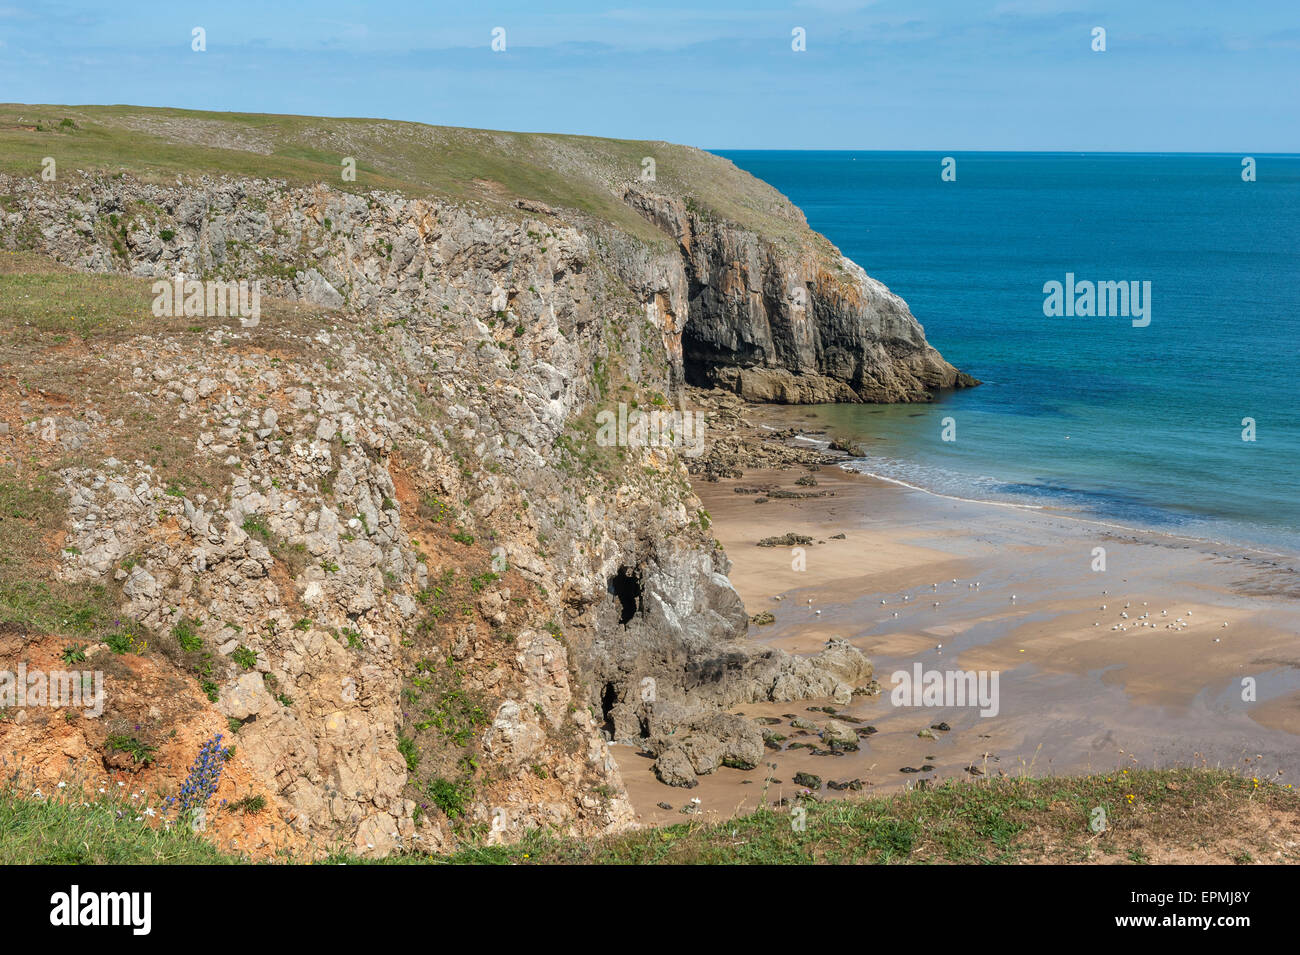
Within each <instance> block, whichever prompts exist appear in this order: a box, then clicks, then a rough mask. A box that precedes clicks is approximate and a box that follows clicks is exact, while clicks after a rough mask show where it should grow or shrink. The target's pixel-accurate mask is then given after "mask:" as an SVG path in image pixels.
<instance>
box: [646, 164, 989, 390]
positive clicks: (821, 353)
mask: <svg viewBox="0 0 1300 955" xmlns="http://www.w3.org/2000/svg"><path fill="white" fill-rule="evenodd" d="M624 200H625V201H626V202H627V203H628V204H629V205H631V206H632V207H633V208H635V209H636V210H637V211H638V212H640V213H641V214H642V215H643V216H645V217H646V218H647V219H648V220H650V221H651V222H653V223H654V224H655V225H656V226H658V227H659V228H660V229H662V230H663V231H664V232H665V233H666V234H668V235H670V236H671V237H672V238H673V239H674V240H675V241H676V243H677V245H678V248H679V250H680V253H681V258H682V263H683V266H684V269H685V278H686V282H687V286H688V288H687V293H686V294H687V302H686V303H678V305H677V308H678V313H677V314H684V316H685V317H684V318H680V319H678V320H677V322H676V324H677V326H678V328H677V329H676V331H677V333H678V334H679V335H680V352H681V356H682V370H683V373H684V377H685V379H686V380H687V381H688V382H689V383H691V384H694V385H699V386H703V387H711V386H713V387H722V388H726V389H728V390H730V391H734V392H736V393H737V394H739V395H740V396H741V397H743V398H745V399H747V400H750V401H766V402H784V403H790V404H813V403H823V402H843V401H871V402H905V401H926V400H928V399H929V398H930V395H931V392H932V391H934V390H936V389H941V388H962V387H968V386H971V385H974V384H977V382H976V381H975V379H973V378H971V377H970V376H969V375H965V374H963V373H961V372H959V371H958V370H957V369H956V368H954V367H953V366H952V365H950V364H949V363H948V362H946V361H945V360H944V359H943V357H942V356H941V355H940V354H939V353H938V352H937V351H935V349H934V348H932V347H931V346H930V345H929V344H928V343H927V342H926V340H925V333H924V331H923V330H922V328H921V325H920V323H919V322H918V321H917V320H916V318H915V317H914V316H913V315H912V313H911V310H910V309H908V307H907V303H906V302H904V301H903V300H902V299H901V298H899V297H898V296H897V295H895V294H894V293H892V292H891V291H889V289H887V288H886V287H885V286H884V285H882V284H881V283H880V282H877V281H876V280H875V279H872V278H871V277H869V276H868V275H867V274H866V273H865V272H864V271H863V270H862V269H861V268H860V267H859V266H858V265H856V264H855V263H854V262H852V261H850V260H849V259H848V258H846V257H844V256H842V255H840V254H839V252H838V250H836V249H835V248H833V247H831V246H830V244H829V243H827V242H826V240H825V239H824V238H823V237H821V236H819V235H817V234H815V233H813V232H811V231H810V230H808V229H807V228H806V224H805V225H804V228H802V229H797V230H795V232H794V234H793V235H792V236H791V237H789V238H788V239H787V240H786V241H784V242H778V241H775V240H773V239H772V238H770V237H766V236H763V235H760V234H757V233H755V232H753V231H750V230H747V229H744V228H740V227H738V226H736V225H734V224H733V223H730V222H727V221H724V220H719V219H717V218H714V217H712V216H709V215H707V214H704V213H702V212H699V211H691V210H690V209H688V204H687V202H686V201H685V200H683V199H680V198H675V197H673V196H669V195H662V194H658V193H654V192H650V191H647V190H646V189H645V188H644V187H643V186H641V185H633V186H628V187H627V188H626V189H625V191H624Z"/></svg>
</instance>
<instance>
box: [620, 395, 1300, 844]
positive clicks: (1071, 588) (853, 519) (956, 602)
mask: <svg viewBox="0 0 1300 955" xmlns="http://www.w3.org/2000/svg"><path fill="white" fill-rule="evenodd" d="M743 414H744V415H747V416H752V417H753V418H755V419H758V418H759V416H760V415H761V414H762V409H753V408H748V407H746V408H745V409H744V411H743ZM737 417H738V421H741V423H743V424H744V425H745V426H746V427H748V428H750V429H751V430H752V432H753V433H751V434H750V435H749V440H750V441H754V442H761V440H762V435H761V434H760V433H759V432H758V429H757V428H754V426H753V425H750V424H749V423H748V422H744V421H743V419H741V418H740V417H739V416H737ZM773 436H776V437H777V440H778V441H785V442H788V441H790V439H791V432H790V431H788V430H787V431H784V432H782V431H773V432H771V433H770V435H769V442H768V444H767V445H766V447H767V449H768V450H767V451H765V452H763V453H759V454H756V455H755V457H756V458H757V459H758V460H760V462H762V463H771V462H770V460H769V459H770V457H771V456H772V455H774V454H775V455H777V456H778V457H779V454H778V453H777V452H774V451H771V448H772V442H771V437H773ZM787 446H788V445H787ZM798 451H799V453H798V454H796V455H794V458H793V459H792V460H786V461H781V462H779V463H777V464H775V465H774V466H770V467H763V468H753V469H750V468H744V467H741V468H740V469H739V470H740V471H741V472H743V473H742V474H741V476H739V477H737V476H735V472H734V471H733V472H732V473H730V474H727V475H725V476H718V475H716V474H714V475H712V476H711V477H710V476H707V475H706V476H697V477H696V478H695V490H696V493H697V494H698V495H699V497H700V499H701V502H702V504H703V506H704V508H705V510H706V511H708V513H709V514H710V516H711V518H712V522H713V523H712V528H713V532H714V533H715V535H716V536H717V537H718V539H719V541H720V542H721V543H722V544H723V546H724V548H725V550H726V553H727V555H728V557H729V558H730V559H731V560H732V564H733V566H732V569H731V572H730V579H731V581H732V584H733V585H734V586H735V587H736V589H737V591H738V592H739V593H740V595H741V597H742V598H743V599H744V601H745V606H746V609H747V610H748V611H749V613H750V615H751V618H752V617H753V616H755V615H757V614H760V613H762V612H764V611H767V612H769V613H771V614H772V615H773V617H774V622H773V623H771V624H770V625H764V626H759V625H755V624H753V623H751V625H750V627H749V631H748V639H749V640H751V641H754V642H755V643H759V644H766V645H771V646H773V647H779V648H780V649H783V650H786V651H788V652H791V653H796V654H811V653H815V652H817V651H818V650H820V649H821V647H822V645H823V644H824V643H825V641H826V640H828V639H831V638H839V639H845V640H848V641H849V642H850V643H852V644H853V645H854V646H856V647H858V648H859V649H861V650H862V651H863V652H864V653H866V654H867V656H868V657H869V658H870V659H871V660H872V663H873V665H874V666H875V671H876V672H875V675H876V679H877V680H878V681H879V683H880V685H881V688H882V690H883V692H882V693H881V695H879V696H876V697H865V696H855V697H854V698H853V700H852V702H851V703H849V704H848V705H838V704H835V703H834V702H833V701H829V700H800V701H795V702H786V703H764V704H750V705H744V706H737V707H733V708H732V710H731V711H732V712H735V713H740V714H743V715H745V716H748V717H751V718H758V719H761V720H763V721H764V722H769V721H770V725H769V726H767V727H765V728H767V729H769V730H770V731H772V732H776V733H779V734H780V735H783V736H785V739H784V740H782V741H781V742H780V743H779V744H778V745H779V746H780V749H769V751H768V753H767V756H768V762H767V764H765V765H763V766H760V768H759V769H757V770H752V771H749V772H742V771H739V770H731V769H720V770H718V771H717V772H716V773H714V774H712V775H710V776H706V777H701V779H700V786H699V787H697V788H696V789H693V790H681V789H673V788H671V787H668V786H664V785H663V784H661V783H659V782H658V781H657V780H655V779H654V778H653V774H651V773H648V772H644V771H643V770H642V767H641V765H640V764H641V763H642V760H641V759H639V758H638V755H637V754H635V752H634V751H632V750H631V748H629V747H616V748H615V750H614V752H615V758H616V759H618V760H619V762H620V763H621V764H622V767H623V775H624V779H625V782H626V783H627V786H628V790H629V794H630V795H631V798H632V802H633V805H634V806H635V808H636V810H637V812H638V813H639V814H640V821H641V822H643V823H647V824H665V823H669V822H674V821H680V819H681V815H680V814H679V813H680V806H681V805H682V804H684V803H687V802H688V801H689V800H691V799H694V798H698V799H700V804H699V811H700V812H701V813H702V814H704V815H711V814H718V815H720V816H724V817H725V816H728V815H731V814H734V813H735V812H738V811H747V810H751V809H753V808H755V807H756V806H757V805H758V804H759V803H760V802H761V801H764V800H766V801H767V802H769V803H771V802H774V801H779V800H781V799H792V798H793V797H794V796H795V795H796V794H797V793H798V792H799V791H800V790H801V789H802V788H805V787H801V786H799V785H796V784H795V783H794V782H793V778H794V775H795V774H796V773H800V772H803V773H811V774H814V775H816V776H818V777H820V778H821V780H822V785H821V786H820V789H819V792H818V796H819V798H822V799H834V798H842V797H844V796H852V795H855V794H857V795H863V794H867V793H882V792H891V791H898V790H902V789H904V788H908V787H911V786H915V785H917V784H919V783H923V784H925V785H929V784H931V783H935V782H938V781H940V780H943V779H950V778H961V779H972V778H974V779H978V778H980V777H981V776H987V777H995V776H1002V775H1018V774H1019V775H1023V774H1035V775H1041V774H1049V775H1075V774H1080V773H1086V772H1097V771H1111V770H1119V769H1125V768H1138V767H1142V768H1164V767H1167V766H1215V767H1224V768H1229V769H1232V770H1233V771H1235V772H1239V773H1243V774H1247V775H1250V776H1254V777H1257V778H1259V779H1260V780H1261V781H1264V780H1274V781H1278V782H1281V783H1282V784H1283V785H1285V784H1287V783H1288V782H1291V781H1293V780H1294V779H1295V778H1296V776H1297V775H1300V640H1297V639H1296V637H1295V634H1296V633H1298V632H1300V600H1298V599H1297V598H1300V574H1297V573H1296V571H1295V570H1294V569H1293V568H1291V567H1288V566H1283V565H1282V564H1281V563H1280V562H1274V561H1266V560H1259V559H1254V558H1252V557H1249V556H1243V555H1234V554H1224V553H1219V552H1217V551H1216V550H1215V548H1216V547H1217V548H1220V549H1222V548H1223V545H1221V544H1219V543H1218V542H1214V541H1205V540H1201V539H1191V540H1182V539H1179V538H1177V537H1176V536H1175V535H1169V534H1167V533H1164V532H1159V531H1149V530H1146V529H1141V528H1132V527H1117V526H1113V525H1108V524H1106V523H1104V522H1099V521H1093V520H1089V519H1086V518H1079V517H1075V516H1072V515H1069V514H1065V513H1059V512H1056V511H1053V510H1051V509H1030V508H1025V507H1021V506H1016V505H1004V506H998V504H997V502H980V501H967V500H962V499H954V498H951V497H948V496H944V495H938V494H935V493H933V492H930V491H927V490H925V489H923V488H910V487H907V486H903V485H900V484H898V483H895V482H891V481H887V480H882V479H879V478H875V477H871V476H868V475H863V474H861V473H858V472H854V471H852V470H850V469H846V468H843V467H842V466H840V465H841V464H842V462H841V461H836V460H828V456H827V455H826V454H825V453H824V452H820V451H814V450H810V449H798ZM800 462H802V463H800ZM804 475H811V480H813V481H815V482H816V485H815V486H812V485H810V484H808V483H807V479H805V483H803V484H796V483H795V481H796V479H798V478H800V477H802V476H804ZM737 487H741V488H745V489H746V490H747V491H748V490H755V489H757V490H759V491H760V493H757V494H755V493H736V490H735V489H736V488H737ZM763 489H767V490H772V491H778V492H783V493H784V494H787V495H789V494H806V495H817V496H806V497H790V496H774V497H767V498H766V499H765V500H764V495H763V494H762V493H761V491H762V490H763ZM760 501H762V503H759V502H760ZM988 504H992V505H994V506H987V505H988ZM785 533H793V534H799V535H804V536H806V537H810V538H812V543H811V544H808V545H807V546H805V547H804V548H803V550H804V555H803V560H804V562H805V565H806V566H805V569H803V570H798V569H795V568H794V567H793V566H792V564H794V563H796V561H795V560H794V557H795V556H797V555H793V554H792V550H791V548H790V547H781V546H777V547H758V546H756V544H757V542H758V541H759V540H760V539H762V538H765V537H771V536H774V535H782V534H785ZM841 534H842V535H844V537H843V539H836V537H837V535H841ZM1096 547H1102V548H1105V551H1106V564H1107V569H1106V570H1104V571H1095V570H1093V569H1092V563H1093V561H1094V560H1095V557H1094V548H1096ZM954 581H955V582H954ZM1013 595H1014V599H1012V596H1013ZM882 601H883V605H882ZM936 603H937V604H938V606H937V607H936V606H934V604H936ZM1126 605H1127V609H1124V608H1125V607H1126ZM1103 606H1104V607H1105V608H1106V609H1104V610H1103V609H1102V607H1103ZM819 611H820V612H819ZM1162 611H1168V612H1169V616H1164V615H1162V613H1161V612H1162ZM1143 614H1146V615H1147V616H1146V617H1145V618H1143V617H1142V615H1143ZM1174 621H1181V622H1180V623H1175V622H1174ZM1224 624H1227V626H1226V627H1225V626H1224ZM916 664H921V665H922V666H923V669H925V670H937V671H940V672H943V671H946V670H954V669H955V670H961V671H975V672H987V673H992V672H996V673H998V674H999V675H1000V683H999V689H1000V697H1001V700H1000V703H1001V705H1000V707H999V710H998V713H997V715H995V716H988V717H981V716H979V715H978V713H977V711H975V710H974V709H972V708H970V707H956V706H946V707H943V706H941V707H921V708H911V707H905V706H895V705H894V704H893V703H892V701H891V696H892V690H893V686H894V684H893V682H892V681H891V677H892V676H893V674H894V673H895V672H896V671H900V670H901V671H904V672H910V671H911V670H912V668H913V666H914V665H916ZM1248 681H1253V683H1250V684H1249V685H1250V686H1251V689H1252V691H1253V694H1254V696H1253V699H1249V700H1248V699H1244V698H1243V697H1246V696H1249V695H1251V694H1250V693H1248V692H1247V691H1246V687H1247V685H1248ZM821 707H830V708H831V709H832V710H833V711H834V713H835V715H834V716H833V717H832V716H831V715H830V714H827V713H825V712H822V711H821V710H820V709H819V708H821ZM831 718H834V719H837V720H839V719H845V720H849V721H861V722H849V724H848V725H850V726H853V727H866V726H871V727H874V729H875V730H876V732H874V733H872V734H870V735H869V736H866V737H864V738H863V739H862V740H861V741H860V749H859V751H858V752H850V753H843V754H838V755H834V756H832V755H814V754H813V751H812V748H802V747H801V748H797V749H791V748H790V747H791V744H792V743H793V744H800V743H804V742H805V741H807V740H809V739H811V740H812V741H813V742H814V743H815V742H817V740H818V734H819V732H820V731H821V729H823V728H824V725H825V723H826V721H827V720H828V719H831ZM794 720H799V721H800V722H801V723H805V724H811V725H812V728H811V729H802V728H798V727H796V726H794V725H793V721H794ZM932 725H936V726H937V725H946V726H948V727H950V728H949V729H948V730H941V729H935V730H931V729H930V727H931V726H932ZM927 731H928V732H927ZM918 734H922V735H918ZM818 745H820V744H818ZM823 752H824V751H823ZM648 765H649V762H648V761H645V766H646V767H647V768H648ZM904 769H916V770H921V771H920V772H904V771H903V770H904ZM854 780H860V781H861V788H860V789H843V790H832V789H830V788H829V787H828V786H827V785H826V784H827V783H829V782H831V781H834V782H836V783H837V784H840V783H852V782H853V781H854ZM660 802H663V803H666V804H669V805H671V806H672V807H673V809H672V810H671V811H669V810H663V809H660V808H658V807H657V805H656V804H657V803H660Z"/></svg>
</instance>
